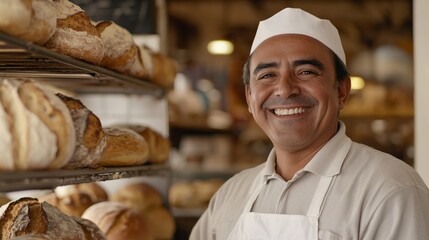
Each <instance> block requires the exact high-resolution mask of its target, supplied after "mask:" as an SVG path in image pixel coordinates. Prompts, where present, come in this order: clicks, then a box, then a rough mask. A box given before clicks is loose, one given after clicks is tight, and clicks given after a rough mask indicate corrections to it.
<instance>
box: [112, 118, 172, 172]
mask: <svg viewBox="0 0 429 240" xmlns="http://www.w3.org/2000/svg"><path fill="white" fill-rule="evenodd" d="M113 127H118V128H128V129H132V130H134V131H135V132H137V133H138V134H140V135H141V136H142V137H143V138H144V139H145V140H146V142H147V143H148V145H149V159H148V162H150V163H155V164H160V163H164V162H166V161H167V160H168V158H169V156H170V149H171V143H170V140H169V139H168V138H166V137H164V136H162V135H161V134H160V133H159V132H157V131H155V130H153V129H152V128H150V127H147V126H143V125H139V124H118V125H114V126H113Z"/></svg>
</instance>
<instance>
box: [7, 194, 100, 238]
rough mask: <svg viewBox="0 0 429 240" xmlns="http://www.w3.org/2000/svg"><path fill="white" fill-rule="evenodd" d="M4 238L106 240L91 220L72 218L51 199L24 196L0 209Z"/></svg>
mask: <svg viewBox="0 0 429 240" xmlns="http://www.w3.org/2000/svg"><path fill="white" fill-rule="evenodd" d="M0 239H59V240H77V239H81V240H104V239H106V237H105V235H104V233H103V232H102V231H101V230H100V228H99V227H98V226H97V225H96V224H94V223H93V222H91V221H89V220H88V219H83V218H77V217H71V216H68V215H66V214H64V213H62V212H61V211H60V210H59V209H58V208H56V207H54V206H52V205H51V204H49V203H47V202H39V200H37V199H36V198H20V199H18V200H15V201H11V202H9V203H8V204H6V205H4V206H2V207H1V208H0Z"/></svg>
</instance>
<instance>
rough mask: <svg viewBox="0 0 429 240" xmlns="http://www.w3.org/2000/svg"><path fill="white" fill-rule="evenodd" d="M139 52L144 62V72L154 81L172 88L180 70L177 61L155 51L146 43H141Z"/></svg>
mask: <svg viewBox="0 0 429 240" xmlns="http://www.w3.org/2000/svg"><path fill="white" fill-rule="evenodd" d="M138 47H139V54H140V59H141V62H142V64H143V72H142V73H141V74H140V75H142V76H146V77H147V78H148V79H149V80H151V81H152V82H154V83H156V84H158V85H160V86H162V87H165V88H172V87H173V85H174V80H175V79H176V74H177V70H178V65H177V62H176V61H174V60H173V59H171V58H169V57H167V56H165V55H163V54H161V53H158V52H155V51H153V50H152V49H150V48H149V47H147V46H146V45H140V46H138Z"/></svg>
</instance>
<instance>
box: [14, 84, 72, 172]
mask: <svg viewBox="0 0 429 240" xmlns="http://www.w3.org/2000/svg"><path fill="white" fill-rule="evenodd" d="M18 94H19V97H20V101H22V103H23V105H24V106H25V108H26V109H28V111H29V112H31V113H33V114H34V115H35V116H36V118H37V119H40V121H42V123H43V124H44V125H46V126H47V127H48V130H49V132H52V133H54V135H55V136H56V143H55V144H52V145H53V146H57V151H56V153H55V157H54V158H53V159H52V158H48V159H49V160H50V163H49V165H48V168H49V169H58V168H62V167H64V166H65V165H66V164H67V163H68V162H69V161H70V159H71V157H72V156H73V153H74V150H75V147H76V135H75V129H74V125H73V120H72V117H71V115H70V111H69V110H68V108H67V106H66V105H65V104H64V103H63V102H62V101H61V99H59V98H58V97H57V96H56V95H55V93H54V92H52V91H50V90H49V89H48V88H47V87H44V86H43V85H40V84H37V83H35V82H33V81H24V82H22V83H21V84H19V86H18ZM30 119H31V118H30ZM39 137H40V138H44V135H40V136H39ZM32 139H35V138H32ZM41 147H42V146H38V149H40V148H41ZM43 147H46V148H48V149H49V148H50V147H49V146H43ZM38 151H40V150H38ZM29 157H31V156H29ZM31 166H32V167H35V168H37V165H33V164H31Z"/></svg>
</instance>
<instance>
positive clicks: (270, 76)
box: [257, 73, 275, 80]
mask: <svg viewBox="0 0 429 240" xmlns="http://www.w3.org/2000/svg"><path fill="white" fill-rule="evenodd" d="M273 77H275V75H274V74H273V73H263V74H261V75H259V76H258V78H257V79H258V80H262V79H271V78H273Z"/></svg>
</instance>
